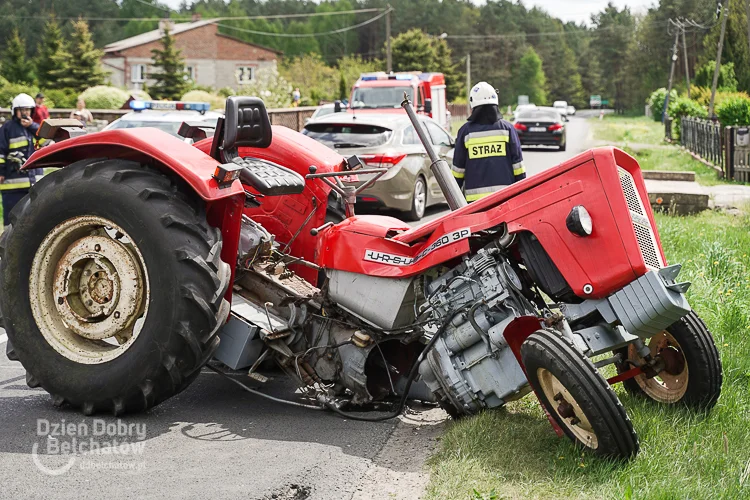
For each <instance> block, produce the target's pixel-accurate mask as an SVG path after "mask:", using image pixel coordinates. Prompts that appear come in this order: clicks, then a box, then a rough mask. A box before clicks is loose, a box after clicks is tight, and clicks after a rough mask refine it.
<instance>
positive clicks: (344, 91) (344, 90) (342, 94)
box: [339, 71, 349, 101]
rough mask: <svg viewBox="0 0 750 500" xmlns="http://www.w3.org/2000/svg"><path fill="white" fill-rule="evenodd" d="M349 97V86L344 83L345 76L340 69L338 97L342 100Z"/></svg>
mask: <svg viewBox="0 0 750 500" xmlns="http://www.w3.org/2000/svg"><path fill="white" fill-rule="evenodd" d="M348 98H349V87H348V86H347V85H346V78H344V72H343V71H342V72H341V73H340V76H339V99H341V100H342V101H343V100H344V99H348Z"/></svg>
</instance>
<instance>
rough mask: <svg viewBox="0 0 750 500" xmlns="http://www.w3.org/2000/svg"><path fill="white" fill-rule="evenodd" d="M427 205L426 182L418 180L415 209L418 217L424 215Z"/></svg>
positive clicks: (415, 190)
mask: <svg viewBox="0 0 750 500" xmlns="http://www.w3.org/2000/svg"><path fill="white" fill-rule="evenodd" d="M426 204H427V193H426V191H425V186H424V182H422V181H421V180H419V179H418V180H417V183H416V184H415V185H414V208H415V209H416V212H417V214H418V215H420V216H421V215H424V209H425V205H426Z"/></svg>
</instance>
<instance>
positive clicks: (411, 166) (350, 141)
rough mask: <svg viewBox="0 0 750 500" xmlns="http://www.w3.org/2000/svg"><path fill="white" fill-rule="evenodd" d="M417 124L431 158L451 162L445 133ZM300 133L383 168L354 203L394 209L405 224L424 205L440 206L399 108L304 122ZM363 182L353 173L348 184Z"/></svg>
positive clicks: (431, 123)
mask: <svg viewBox="0 0 750 500" xmlns="http://www.w3.org/2000/svg"><path fill="white" fill-rule="evenodd" d="M420 120H421V121H422V125H423V126H424V128H425V131H426V132H427V136H428V137H429V138H430V140H431V142H432V147H433V148H434V149H435V151H436V152H437V154H438V155H439V156H442V157H443V158H445V159H446V160H447V161H448V163H452V162H453V145H454V142H453V138H452V137H451V135H450V134H449V133H448V132H446V131H445V129H443V128H442V127H441V126H440V125H438V123H437V122H436V121H435V120H433V119H432V118H429V117H426V116H421V117H420ZM302 133H303V134H305V135H307V136H309V137H312V138H313V139H315V140H317V141H318V142H321V143H323V144H325V145H326V146H328V147H331V148H333V149H335V150H336V151H338V152H339V153H341V154H342V155H344V156H350V155H354V154H356V155H357V156H359V157H360V158H361V159H362V160H363V161H364V162H365V164H366V165H367V167H370V168H379V167H386V168H388V172H386V174H385V175H383V176H382V177H381V178H380V179H378V180H377V181H376V182H375V184H374V185H373V186H372V187H370V188H368V189H366V190H365V191H364V192H363V193H362V194H361V195H360V196H359V198H358V199H357V204H358V205H359V204H361V205H363V206H365V207H369V208H391V209H396V210H400V211H402V212H404V216H405V218H406V219H408V220H419V219H421V218H422V217H423V216H424V213H425V209H426V208H427V207H428V206H430V205H435V204H438V203H444V202H445V198H444V197H443V193H442V191H441V190H440V186H439V185H438V183H437V180H435V176H434V175H432V171H431V170H430V159H429V157H428V156H427V155H426V154H425V152H424V149H423V147H422V145H421V143H420V142H419V137H417V134H416V131H415V130H414V127H413V126H412V124H411V123H410V122H409V118H408V117H407V116H406V113H404V112H403V111H401V110H398V111H394V112H390V113H373V112H365V113H352V112H351V111H350V112H342V113H334V114H331V115H328V116H324V117H322V118H319V119H317V120H312V121H310V122H309V123H308V124H307V125H305V128H304V129H303V130H302ZM368 178H369V177H367V176H365V175H353V176H351V177H350V178H349V181H348V183H349V184H352V185H357V186H359V185H361V184H362V183H364V182H366V181H367V180H368Z"/></svg>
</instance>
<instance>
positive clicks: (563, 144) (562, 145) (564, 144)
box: [559, 142, 568, 151]
mask: <svg viewBox="0 0 750 500" xmlns="http://www.w3.org/2000/svg"><path fill="white" fill-rule="evenodd" d="M567 145H568V144H567V143H565V142H563V143H562V144H560V146H559V149H560V151H565V147H566V146H567Z"/></svg>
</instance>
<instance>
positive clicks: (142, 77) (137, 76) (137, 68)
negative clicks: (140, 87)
mask: <svg viewBox="0 0 750 500" xmlns="http://www.w3.org/2000/svg"><path fill="white" fill-rule="evenodd" d="M130 81H131V82H133V83H143V82H145V81H146V65H145V64H133V65H132V66H130Z"/></svg>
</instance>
